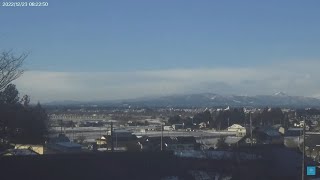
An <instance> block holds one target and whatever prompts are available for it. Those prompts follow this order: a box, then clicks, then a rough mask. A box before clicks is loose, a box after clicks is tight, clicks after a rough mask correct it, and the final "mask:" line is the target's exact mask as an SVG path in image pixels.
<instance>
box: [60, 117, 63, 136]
mask: <svg viewBox="0 0 320 180" xmlns="http://www.w3.org/2000/svg"><path fill="white" fill-rule="evenodd" d="M62 126H63V123H62V119H61V120H60V134H62Z"/></svg>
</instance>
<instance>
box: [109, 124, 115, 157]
mask: <svg viewBox="0 0 320 180" xmlns="http://www.w3.org/2000/svg"><path fill="white" fill-rule="evenodd" d="M110 132H111V152H114V146H113V122H111V131H110Z"/></svg>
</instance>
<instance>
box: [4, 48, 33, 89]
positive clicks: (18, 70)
mask: <svg viewBox="0 0 320 180" xmlns="http://www.w3.org/2000/svg"><path fill="white" fill-rule="evenodd" d="M27 57H28V53H22V54H21V55H18V56H17V55H15V54H14V53H13V52H12V51H3V52H1V53H0V90H3V89H4V88H5V87H6V86H7V85H8V84H9V83H11V82H12V81H13V80H15V79H17V78H19V77H20V76H21V75H22V74H23V69H22V64H23V61H24V60H25V59H26V58H27Z"/></svg>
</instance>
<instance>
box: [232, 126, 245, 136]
mask: <svg viewBox="0 0 320 180" xmlns="http://www.w3.org/2000/svg"><path fill="white" fill-rule="evenodd" d="M228 132H235V133H236V136H238V137H243V136H245V135H246V133H247V128H245V127H243V126H241V125H239V124H233V125H232V126H230V127H228Z"/></svg>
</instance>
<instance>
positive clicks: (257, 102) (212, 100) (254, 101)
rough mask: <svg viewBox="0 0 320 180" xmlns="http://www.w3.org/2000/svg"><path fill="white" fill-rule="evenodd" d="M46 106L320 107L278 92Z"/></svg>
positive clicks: (307, 99)
mask: <svg viewBox="0 0 320 180" xmlns="http://www.w3.org/2000/svg"><path fill="white" fill-rule="evenodd" d="M46 105H84V106H95V105H97V106H123V105H125V106H127V105H131V106H140V107H141V106H145V107H219V106H220V107H225V106H231V107H266V106H269V107H303V108H306V107H320V99H317V98H311V97H303V96H289V95H287V94H286V93H283V92H278V93H275V94H274V95H256V96H239V95H219V94H214V93H201V94H188V95H170V96H164V97H157V98H138V99H130V100H118V101H92V102H79V101H61V102H51V103H47V104H46Z"/></svg>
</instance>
